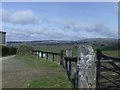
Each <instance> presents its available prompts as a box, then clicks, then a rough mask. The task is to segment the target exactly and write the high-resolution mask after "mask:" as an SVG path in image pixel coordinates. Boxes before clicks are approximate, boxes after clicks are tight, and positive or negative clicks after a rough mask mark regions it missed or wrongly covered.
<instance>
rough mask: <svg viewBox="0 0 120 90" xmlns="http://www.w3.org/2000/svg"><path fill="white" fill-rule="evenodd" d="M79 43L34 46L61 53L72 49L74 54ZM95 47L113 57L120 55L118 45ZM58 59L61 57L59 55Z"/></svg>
mask: <svg viewBox="0 0 120 90" xmlns="http://www.w3.org/2000/svg"><path fill="white" fill-rule="evenodd" d="M78 47H79V45H78V44H73V45H72V44H68V45H67V44H65V45H37V46H34V48H35V49H37V50H42V51H51V52H57V53H60V50H67V49H71V50H72V52H73V55H74V56H76V55H77V51H78ZM93 49H94V50H95V51H96V50H97V49H100V50H101V51H102V52H103V53H104V54H105V55H108V56H112V57H119V55H118V54H119V53H120V51H118V46H101V45H94V46H93ZM56 59H60V58H59V57H57V58H56Z"/></svg>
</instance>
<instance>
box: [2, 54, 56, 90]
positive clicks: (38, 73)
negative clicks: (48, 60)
mask: <svg viewBox="0 0 120 90" xmlns="http://www.w3.org/2000/svg"><path fill="white" fill-rule="evenodd" d="M55 73H58V70H55V69H46V68H32V67H29V66H27V65H26V64H24V63H23V62H21V61H20V60H16V58H15V56H13V57H10V58H4V60H2V88H25V87H27V84H28V83H29V81H31V80H34V79H37V78H38V79H39V78H40V77H43V76H46V75H53V74H55Z"/></svg>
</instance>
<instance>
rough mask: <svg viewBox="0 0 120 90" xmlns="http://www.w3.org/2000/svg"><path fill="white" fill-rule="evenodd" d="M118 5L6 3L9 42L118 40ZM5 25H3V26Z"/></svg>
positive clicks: (3, 14)
mask: <svg viewBox="0 0 120 90" xmlns="http://www.w3.org/2000/svg"><path fill="white" fill-rule="evenodd" d="M117 5H118V4H117V2H116V3H115V2H114V3H113V2H111V3H110V2H106V3H105V2H103V3H102V2H101V3H100V2H96V3H95V2H89V3H88V2H85V3H83V2H76V3H73V2H71V3H70V2H66V3H65V2H63V3H60V2H57V3H54V2H49V3H47V2H46V3H45V2H26V3H25V2H21V3H20V2H19V3H17V2H16V3H15V2H9V3H8V2H6V3H5V2H4V3H2V8H0V11H2V14H0V16H1V15H2V20H1V21H2V30H3V31H6V32H7V41H23V40H24V41H25V40H80V39H83V38H117V37H118V11H117V9H118V6H117ZM0 25H1V24H0Z"/></svg>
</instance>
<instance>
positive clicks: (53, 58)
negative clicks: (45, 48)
mask: <svg viewBox="0 0 120 90" xmlns="http://www.w3.org/2000/svg"><path fill="white" fill-rule="evenodd" d="M53 62H54V54H53Z"/></svg>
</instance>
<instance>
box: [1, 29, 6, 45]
mask: <svg viewBox="0 0 120 90" xmlns="http://www.w3.org/2000/svg"><path fill="white" fill-rule="evenodd" d="M0 45H6V32H3V31H0Z"/></svg>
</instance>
